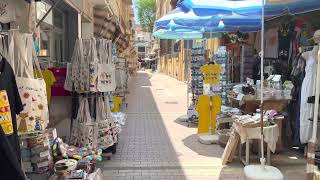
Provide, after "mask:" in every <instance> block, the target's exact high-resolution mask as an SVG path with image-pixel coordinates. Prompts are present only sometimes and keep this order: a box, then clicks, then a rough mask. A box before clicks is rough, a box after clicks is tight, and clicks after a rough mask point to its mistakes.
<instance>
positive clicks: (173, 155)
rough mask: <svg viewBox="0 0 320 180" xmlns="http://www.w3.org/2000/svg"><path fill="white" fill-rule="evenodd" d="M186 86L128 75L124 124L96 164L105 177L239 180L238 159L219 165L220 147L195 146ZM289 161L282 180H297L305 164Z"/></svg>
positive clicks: (160, 78)
mask: <svg viewBox="0 0 320 180" xmlns="http://www.w3.org/2000/svg"><path fill="white" fill-rule="evenodd" d="M186 88H187V87H186V84H184V83H182V82H179V81H177V80H175V79H173V78H170V77H168V76H165V75H162V74H153V75H152V74H150V73H146V72H138V74H137V76H136V77H133V78H131V79H130V82H129V91H130V94H129V96H128V98H127V102H128V105H129V106H128V109H127V122H126V125H125V127H124V128H123V131H122V132H121V135H120V137H119V144H118V147H117V154H116V155H114V156H113V157H112V159H111V160H110V161H104V162H103V163H100V164H99V165H98V166H99V167H101V168H102V170H103V174H104V179H106V180H109V179H117V180H122V179H123V180H127V179H128V180H129V179H143V180H145V179H146V180H148V179H183V180H185V179H192V180H197V179H199V180H206V179H210V180H217V179H219V180H243V177H242V170H243V166H242V165H241V164H240V163H239V162H238V161H235V162H234V163H232V164H231V165H229V166H225V167H223V166H221V155H222V153H223V149H222V148H221V147H220V146H218V145H209V146H208V145H202V144H200V143H199V142H198V140H197V137H196V135H195V134H196V128H195V127H187V125H186V123H185V122H183V121H181V119H182V118H183V116H184V115H185V113H186V109H187V107H186V99H187V97H186ZM288 156H289V155H288ZM281 157H282V158H284V156H281ZM285 158H287V157H285ZM277 159H279V160H281V158H277ZM287 159H288V158H287ZM287 159H286V160H283V161H285V162H286V163H287ZM294 159H295V158H292V159H291V161H292V163H291V164H287V166H283V167H282V168H283V169H281V170H283V171H284V173H285V175H286V177H287V178H286V179H290V180H294V179H296V180H298V179H299V180H300V179H302V178H303V170H301V169H302V168H304V164H303V163H304V162H302V163H301V162H300V161H298V162H299V163H300V164H298V165H296V164H297V161H295V160H294ZM293 164H295V166H294V167H293V166H292V165H293ZM297 169H300V171H299V170H297ZM297 178H298V179H297Z"/></svg>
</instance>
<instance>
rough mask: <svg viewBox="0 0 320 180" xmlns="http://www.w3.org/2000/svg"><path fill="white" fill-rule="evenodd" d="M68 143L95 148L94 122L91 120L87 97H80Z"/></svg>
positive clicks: (95, 133)
mask: <svg viewBox="0 0 320 180" xmlns="http://www.w3.org/2000/svg"><path fill="white" fill-rule="evenodd" d="M70 143H72V144H74V145H76V146H79V147H90V148H96V146H97V132H96V123H94V122H92V119H91V116H90V111H89V103H88V100H87V98H81V99H80V105H79V109H78V113H77V118H76V119H75V121H74V123H73V126H72V133H71V139H70Z"/></svg>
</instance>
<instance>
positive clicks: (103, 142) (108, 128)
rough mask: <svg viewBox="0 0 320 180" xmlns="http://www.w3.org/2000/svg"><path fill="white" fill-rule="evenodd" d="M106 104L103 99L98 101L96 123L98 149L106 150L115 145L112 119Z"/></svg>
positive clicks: (98, 98) (100, 98) (99, 98)
mask: <svg viewBox="0 0 320 180" xmlns="http://www.w3.org/2000/svg"><path fill="white" fill-rule="evenodd" d="M107 114H108V113H107V111H106V108H105V102H104V101H103V98H102V97H97V100H96V122H97V124H98V126H97V132H98V138H97V141H98V145H97V147H98V148H102V149H106V148H108V147H110V146H112V145H113V144H114V137H113V136H114V134H113V124H112V119H110V118H108V117H107V116H108V115H107Z"/></svg>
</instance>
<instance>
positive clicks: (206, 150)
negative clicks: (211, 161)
mask: <svg viewBox="0 0 320 180" xmlns="http://www.w3.org/2000/svg"><path fill="white" fill-rule="evenodd" d="M183 143H184V145H185V146H187V147H188V148H190V149H191V150H192V151H194V152H196V153H197V154H199V155H202V156H206V157H216V158H221V156H222V153H223V148H221V147H220V146H219V145H215V144H214V145H205V144H201V143H200V142H199V140H198V135H197V134H193V135H191V136H188V137H187V138H185V139H184V140H183Z"/></svg>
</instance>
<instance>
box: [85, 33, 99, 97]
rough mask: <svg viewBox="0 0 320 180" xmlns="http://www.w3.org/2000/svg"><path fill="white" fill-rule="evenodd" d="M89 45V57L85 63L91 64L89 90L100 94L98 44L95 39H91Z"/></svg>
mask: <svg viewBox="0 0 320 180" xmlns="http://www.w3.org/2000/svg"><path fill="white" fill-rule="evenodd" d="M87 41H89V42H88V43H87V46H86V47H85V48H87V52H88V54H87V56H86V58H85V61H87V62H89V89H90V91H91V92H98V89H97V79H98V57H97V50H96V49H97V47H96V45H97V43H96V39H95V38H91V39H90V40H87Z"/></svg>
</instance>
